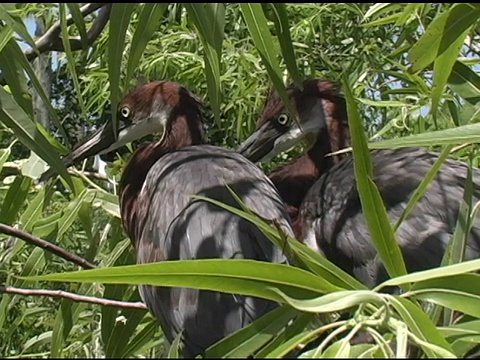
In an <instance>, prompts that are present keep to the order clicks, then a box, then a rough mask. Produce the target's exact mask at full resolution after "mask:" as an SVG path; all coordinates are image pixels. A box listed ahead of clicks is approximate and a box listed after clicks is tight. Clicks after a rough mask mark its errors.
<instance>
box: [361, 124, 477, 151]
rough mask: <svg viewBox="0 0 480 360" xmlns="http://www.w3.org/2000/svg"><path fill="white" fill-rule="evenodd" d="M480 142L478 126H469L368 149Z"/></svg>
mask: <svg viewBox="0 0 480 360" xmlns="http://www.w3.org/2000/svg"><path fill="white" fill-rule="evenodd" d="M467 142H471V143H476V142H480V124H469V125H463V126H459V127H455V128H452V129H446V130H436V131H430V132H425V133H421V134H415V135H410V136H405V137H402V138H395V139H389V140H382V141H378V142H372V143H369V144H368V147H369V149H389V148H398V147H409V146H436V145H438V144H443V145H449V144H463V143H467Z"/></svg>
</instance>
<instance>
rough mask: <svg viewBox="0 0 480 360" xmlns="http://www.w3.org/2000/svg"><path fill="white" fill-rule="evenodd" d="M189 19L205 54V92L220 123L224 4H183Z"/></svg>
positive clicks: (216, 119)
mask: <svg viewBox="0 0 480 360" xmlns="http://www.w3.org/2000/svg"><path fill="white" fill-rule="evenodd" d="M184 6H185V8H186V9H187V11H188V15H189V17H191V19H192V21H193V23H194V24H195V27H196V28H197V29H198V31H199V33H200V39H201V41H202V44H203V50H204V54H205V73H206V76H207V91H208V97H209V100H210V103H211V105H212V109H213V113H214V116H215V121H216V122H217V124H219V123H220V104H221V101H222V100H221V93H222V92H221V86H220V83H221V82H220V59H221V55H222V42H223V31H224V27H225V5H224V4H203V3H198V4H194V3H191V4H185V5H184Z"/></svg>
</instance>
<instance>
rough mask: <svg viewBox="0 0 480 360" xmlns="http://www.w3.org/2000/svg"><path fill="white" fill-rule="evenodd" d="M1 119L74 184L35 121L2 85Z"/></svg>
mask: <svg viewBox="0 0 480 360" xmlns="http://www.w3.org/2000/svg"><path fill="white" fill-rule="evenodd" d="M0 121H2V122H3V123H4V124H5V125H6V126H8V127H9V128H10V129H12V131H13V132H14V133H15V135H16V136H17V138H18V139H19V140H20V141H21V142H22V143H23V144H24V145H25V146H26V147H28V148H29V149H30V150H32V151H33V152H35V153H36V154H37V155H38V156H40V157H41V158H42V159H43V160H45V161H46V162H47V163H48V164H49V165H50V166H52V168H53V169H54V170H55V171H56V172H57V173H58V174H60V175H61V176H62V177H63V178H64V179H65V181H66V182H67V184H69V185H70V186H73V183H72V181H71V179H70V176H69V175H68V173H67V169H66V168H65V166H64V165H63V162H62V161H61V160H60V158H59V156H58V154H57V153H56V152H55V151H53V149H52V147H51V146H50V144H49V142H48V140H47V139H45V137H44V136H43V135H42V134H41V133H40V131H39V130H38V128H37V126H36V125H35V123H34V122H33V121H32V120H31V119H30V118H29V117H28V115H27V114H25V112H24V111H23V110H22V108H20V107H19V106H18V104H17V103H16V102H15V100H13V98H12V97H11V95H10V94H8V93H7V92H6V91H5V90H4V89H3V88H1V87H0Z"/></svg>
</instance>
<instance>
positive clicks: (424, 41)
mask: <svg viewBox="0 0 480 360" xmlns="http://www.w3.org/2000/svg"><path fill="white" fill-rule="evenodd" d="M479 15H480V7H479V6H478V4H472V3H469V4H467V3H459V4H454V5H453V6H451V7H450V8H449V9H447V10H446V11H445V12H443V13H442V14H440V15H438V16H437V17H436V18H435V19H434V20H433V21H432V22H431V23H430V24H429V26H428V28H427V30H426V31H425V33H424V34H423V35H422V37H421V38H420V40H419V41H418V43H416V44H415V45H414V46H413V47H412V49H411V50H410V53H409V60H410V61H411V62H412V63H413V66H412V69H411V71H412V72H417V71H421V70H423V69H425V68H426V67H427V66H428V65H430V64H431V63H432V62H433V61H434V60H435V59H436V58H437V57H438V56H439V55H441V54H443V53H444V52H448V51H449V49H451V48H452V44H454V43H455V42H456V41H457V40H458V38H459V37H462V36H463V33H464V32H465V31H466V30H467V29H469V28H470V27H471V26H472V25H473V24H474V23H475V22H476V21H477V20H478V16H479Z"/></svg>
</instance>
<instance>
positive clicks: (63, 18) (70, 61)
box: [58, 3, 87, 119]
mask: <svg viewBox="0 0 480 360" xmlns="http://www.w3.org/2000/svg"><path fill="white" fill-rule="evenodd" d="M66 5H67V4H66V3H59V4H58V6H59V14H60V29H61V33H62V43H63V48H64V49H65V54H66V56H67V67H68V69H69V71H70V74H71V76H72V80H73V87H74V88H75V92H76V94H77V100H78V104H79V106H80V110H81V111H82V117H83V118H85V119H86V118H87V112H86V110H85V103H84V102H83V96H82V90H81V88H80V83H79V82H78V75H77V70H76V69H75V58H74V56H73V53H72V49H71V47H70V40H69V37H68V28H67V14H66V12H67V8H66Z"/></svg>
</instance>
